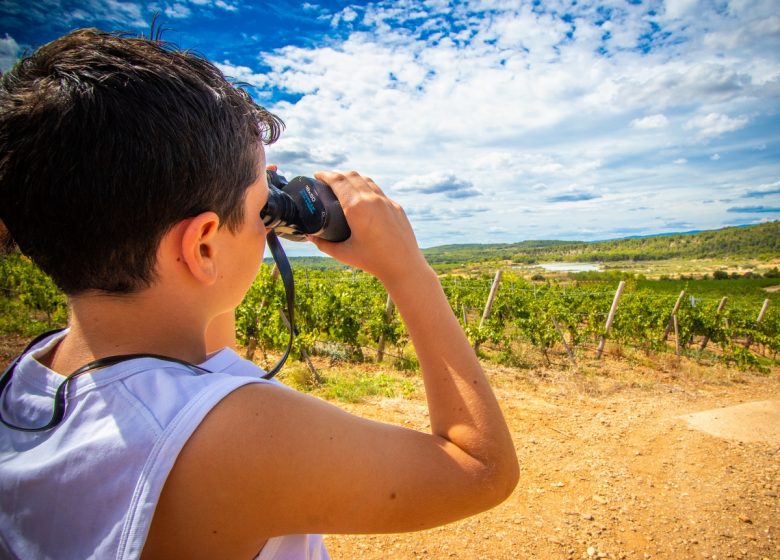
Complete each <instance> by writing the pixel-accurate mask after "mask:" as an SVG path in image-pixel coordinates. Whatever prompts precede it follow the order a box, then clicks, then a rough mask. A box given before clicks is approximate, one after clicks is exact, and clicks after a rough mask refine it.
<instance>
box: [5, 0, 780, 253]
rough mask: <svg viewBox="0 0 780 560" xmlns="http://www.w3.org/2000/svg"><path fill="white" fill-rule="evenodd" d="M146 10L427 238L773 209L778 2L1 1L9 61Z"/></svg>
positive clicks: (549, 235) (311, 162)
mask: <svg viewBox="0 0 780 560" xmlns="http://www.w3.org/2000/svg"><path fill="white" fill-rule="evenodd" d="M155 12H157V13H159V14H160V23H161V24H162V25H163V26H164V27H165V28H167V29H168V31H166V33H165V35H164V37H165V38H166V39H167V40H169V41H172V42H174V43H176V44H178V45H179V46H180V47H182V48H187V49H192V50H196V51H198V52H200V53H202V54H203V55H204V56H206V57H207V58H209V59H210V60H212V61H213V62H215V63H216V64H217V65H218V66H219V67H220V68H221V69H222V71H223V72H224V73H225V74H226V75H228V76H230V77H232V78H234V79H236V80H239V81H242V82H245V83H247V84H250V85H251V86H252V90H251V91H252V94H253V95H254V96H255V97H256V99H257V100H258V101H259V102H260V103H261V104H263V105H265V106H266V107H268V108H269V109H271V110H272V111H273V112H275V113H277V114H278V115H279V116H281V117H282V118H283V120H284V121H285V122H286V124H287V129H286V132H285V133H284V135H283V137H282V139H281V140H280V141H279V142H278V143H277V144H275V145H273V146H271V147H270V148H269V149H268V159H269V161H271V162H276V163H278V164H279V166H280V168H281V171H282V172H283V173H284V174H286V175H288V177H289V176H294V175H299V174H303V175H310V174H312V173H313V172H314V171H316V170H318V169H334V168H335V169H357V170H358V171H361V172H362V173H365V174H367V175H370V176H371V177H373V178H374V179H375V180H376V181H377V182H378V183H379V184H380V186H382V188H383V189H384V190H385V191H386V192H387V193H388V194H389V195H390V196H392V197H393V198H395V199H396V200H398V201H399V202H400V203H401V204H402V205H403V206H404V208H405V209H406V210H407V213H408V215H409V217H410V219H411V221H412V223H413V225H414V226H415V230H416V232H417V236H418V240H419V242H420V245H422V246H423V247H429V246H434V245H442V244H450V243H487V242H514V241H522V240H525V239H580V240H597V239H610V238H616V237H624V236H629V235H648V234H657V233H667V232H673V231H687V230H693V229H714V228H720V227H724V226H729V225H742V224H752V223H759V222H762V221H767V220H777V219H778V218H780V8H778V5H777V2H776V0H756V1H751V0H719V1H703V0H702V1H697V0H669V1H666V2H644V1H639V0H633V1H614V2H601V3H594V2H587V1H577V2H539V1H536V2H534V1H531V2H526V1H517V0H515V1H504V0H482V1H474V2H448V1H444V0H431V1H426V2H372V3H354V2H347V1H333V2H316V1H311V2H304V3H300V2H287V1H276V2H266V1H262V2H259V1H248V0H175V1H163V0H152V1H147V2H131V1H122V0H90V1H72V2H68V1H65V0H42V1H34V2H32V3H31V2H30V1H29V0H26V1H21V0H4V1H3V2H2V3H0V68H1V69H3V70H5V69H7V68H9V67H10V65H12V64H13V62H14V60H16V59H17V58H18V57H19V56H20V55H21V54H22V53H24V52H25V51H30V50H32V49H34V48H36V47H38V46H39V45H41V44H43V43H45V42H47V41H50V40H52V39H54V38H56V37H58V36H60V35H62V34H64V33H66V32H67V31H69V30H71V29H76V28H79V27H99V28H102V29H107V30H114V29H118V30H127V31H131V32H139V33H140V32H146V31H148V27H149V22H150V21H151V19H152V15H153V14H154V13H155ZM287 248H288V252H289V253H290V254H293V255H296V254H316V250H314V249H313V248H312V247H311V246H310V245H309V244H303V245H301V244H296V245H294V246H291V244H287Z"/></svg>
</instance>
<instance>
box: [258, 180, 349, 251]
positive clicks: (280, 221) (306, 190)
mask: <svg viewBox="0 0 780 560" xmlns="http://www.w3.org/2000/svg"><path fill="white" fill-rule="evenodd" d="M266 176H267V177H268V190H269V193H268V202H267V203H266V205H265V207H263V209H262V210H261V211H260V218H261V219H262V220H263V224H265V227H267V228H271V229H273V230H274V231H275V232H276V234H277V235H278V236H279V237H283V238H284V239H289V240H291V241H306V235H313V236H315V237H321V238H322V239H325V240H327V241H336V242H338V241H344V240H346V239H348V238H349V236H350V234H351V233H352V232H351V231H350V229H349V225H348V224H347V219H346V217H345V216H344V211H343V210H342V209H341V203H340V202H339V200H338V198H336V195H335V194H333V190H331V188H330V187H329V186H328V185H326V184H325V183H322V182H321V181H317V180H316V179H311V178H309V177H295V178H293V179H291V180H290V181H289V182H288V181H287V179H285V178H284V177H283V176H281V175H279V174H278V173H276V172H275V171H271V170H270V169H269V170H267V171H266Z"/></svg>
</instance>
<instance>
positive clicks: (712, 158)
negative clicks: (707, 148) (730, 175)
mask: <svg viewBox="0 0 780 560" xmlns="http://www.w3.org/2000/svg"><path fill="white" fill-rule="evenodd" d="M710 159H711V160H712V161H718V160H719V159H720V154H712V155H711V156H710Z"/></svg>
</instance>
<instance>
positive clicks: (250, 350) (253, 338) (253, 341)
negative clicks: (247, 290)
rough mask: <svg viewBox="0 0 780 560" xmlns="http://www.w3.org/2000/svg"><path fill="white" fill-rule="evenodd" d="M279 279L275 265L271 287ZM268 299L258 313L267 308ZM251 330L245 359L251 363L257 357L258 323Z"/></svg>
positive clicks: (260, 306)
mask: <svg viewBox="0 0 780 560" xmlns="http://www.w3.org/2000/svg"><path fill="white" fill-rule="evenodd" d="M278 278H279V269H278V268H277V267H276V265H274V267H273V268H272V269H271V287H273V286H274V285H275V284H276V280H277V279H278ZM266 303H267V302H266V298H263V299H262V301H261V302H260V304H259V305H258V306H257V311H258V312H260V310H261V309H262V308H263V307H265V304H266ZM250 329H251V330H252V331H253V332H248V333H247V338H248V339H249V342H247V345H246V354H245V356H244V357H245V358H246V359H247V360H249V361H250V362H251V361H252V359H253V358H254V357H255V350H256V349H257V335H256V334H255V332H254V331H256V330H257V321H255V324H253V325H251V327H250Z"/></svg>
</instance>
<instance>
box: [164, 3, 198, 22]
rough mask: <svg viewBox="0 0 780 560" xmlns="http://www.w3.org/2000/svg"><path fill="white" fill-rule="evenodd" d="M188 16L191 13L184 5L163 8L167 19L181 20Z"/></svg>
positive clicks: (177, 4)
mask: <svg viewBox="0 0 780 560" xmlns="http://www.w3.org/2000/svg"><path fill="white" fill-rule="evenodd" d="M190 14H192V11H191V10H190V9H189V8H188V7H187V6H185V5H184V4H180V3H178V2H176V3H175V4H173V5H172V6H168V7H167V8H165V15H166V16H168V17H169V18H174V19H181V18H186V17H189V16H190Z"/></svg>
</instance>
